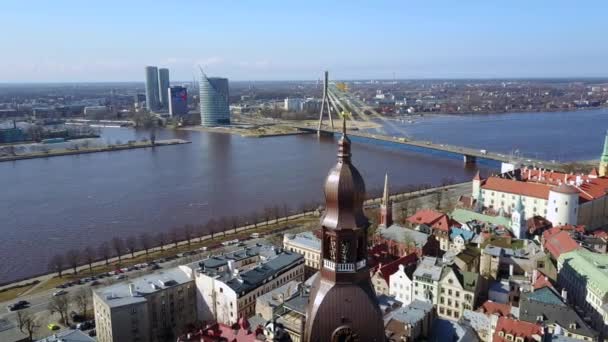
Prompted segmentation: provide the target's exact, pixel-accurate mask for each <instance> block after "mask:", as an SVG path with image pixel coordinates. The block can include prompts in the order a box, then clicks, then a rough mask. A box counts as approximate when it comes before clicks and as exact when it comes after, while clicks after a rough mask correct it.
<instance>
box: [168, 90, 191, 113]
mask: <svg viewBox="0 0 608 342" xmlns="http://www.w3.org/2000/svg"><path fill="white" fill-rule="evenodd" d="M167 93H168V96H169V115H170V116H182V115H186V114H188V91H187V90H186V88H184V87H180V86H173V87H169V89H167Z"/></svg>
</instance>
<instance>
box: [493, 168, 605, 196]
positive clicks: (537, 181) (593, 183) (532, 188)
mask: <svg viewBox="0 0 608 342" xmlns="http://www.w3.org/2000/svg"><path fill="white" fill-rule="evenodd" d="M577 180H579V181H580V183H579V184H578V185H576V182H577ZM565 184H569V185H568V186H566V185H565ZM554 187H555V189H556V190H557V191H568V192H573V191H577V192H578V193H579V199H580V200H581V201H583V202H584V201H591V200H594V199H597V198H600V197H603V196H605V195H606V191H607V190H608V178H607V177H597V176H595V175H593V174H591V175H576V174H566V173H561V172H549V171H540V170H533V169H522V170H521V180H519V181H518V180H513V179H507V178H500V177H489V178H488V179H486V180H485V181H483V185H482V188H483V189H484V190H494V191H500V192H507V193H511V194H516V195H522V196H528V197H535V198H542V199H548V198H549V191H550V190H551V188H554Z"/></svg>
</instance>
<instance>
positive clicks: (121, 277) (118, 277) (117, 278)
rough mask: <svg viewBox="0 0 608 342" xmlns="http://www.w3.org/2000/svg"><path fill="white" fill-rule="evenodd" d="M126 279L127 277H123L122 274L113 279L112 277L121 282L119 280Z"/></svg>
mask: <svg viewBox="0 0 608 342" xmlns="http://www.w3.org/2000/svg"><path fill="white" fill-rule="evenodd" d="M126 277H127V276H126V275H124V274H119V275H117V276H115V277H114V279H116V280H121V279H125V278H126Z"/></svg>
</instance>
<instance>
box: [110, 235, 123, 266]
mask: <svg viewBox="0 0 608 342" xmlns="http://www.w3.org/2000/svg"><path fill="white" fill-rule="evenodd" d="M112 248H113V249H114V252H115V253H116V256H117V257H118V263H119V264H120V261H121V259H120V258H121V256H122V253H124V251H125V242H124V241H123V240H122V239H121V238H119V237H114V238H112Z"/></svg>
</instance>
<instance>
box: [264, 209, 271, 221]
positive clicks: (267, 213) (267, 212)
mask: <svg viewBox="0 0 608 342" xmlns="http://www.w3.org/2000/svg"><path fill="white" fill-rule="evenodd" d="M271 218H272V208H271V207H266V208H264V221H266V225H269V224H270V219H271Z"/></svg>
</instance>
